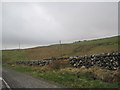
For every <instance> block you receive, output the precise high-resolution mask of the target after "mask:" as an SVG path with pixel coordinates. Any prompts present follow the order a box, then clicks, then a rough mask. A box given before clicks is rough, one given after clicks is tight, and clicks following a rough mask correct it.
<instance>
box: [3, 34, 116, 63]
mask: <svg viewBox="0 0 120 90" xmlns="http://www.w3.org/2000/svg"><path fill="white" fill-rule="evenodd" d="M112 51H118V36H116V37H111V38H104V39H98V40H90V41H83V42H78V43H71V44H62V46H61V45H51V46H43V47H36V48H31V49H24V50H4V51H3V52H2V55H3V62H5V61H15V60H22V59H23V60H35V59H44V58H51V57H61V56H62V57H67V56H76V55H78V56H80V55H89V54H97V53H103V52H112Z"/></svg>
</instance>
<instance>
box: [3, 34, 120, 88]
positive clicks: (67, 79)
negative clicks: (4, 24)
mask: <svg viewBox="0 0 120 90" xmlns="http://www.w3.org/2000/svg"><path fill="white" fill-rule="evenodd" d="M118 43H119V40H118V36H115V37H110V38H103V39H97V40H90V41H82V42H77V43H69V44H62V45H59V44H58V45H50V46H43V47H36V48H30V49H20V50H18V49H16V50H3V51H2V60H3V66H4V67H7V68H11V69H14V70H17V71H20V72H23V73H26V74H30V75H32V76H35V77H38V78H43V79H46V80H49V81H50V82H54V83H59V84H62V85H64V86H66V87H75V88H119V84H120V82H119V81H120V80H119V79H120V73H119V70H106V69H102V68H100V67H92V68H88V69H87V68H73V67H71V66H69V61H68V60H62V61H55V62H54V63H53V64H50V65H46V66H42V67H41V66H25V65H16V64H6V63H9V62H14V61H16V60H35V59H37V60H38V59H45V58H52V57H68V56H80V55H89V54H97V53H105V52H113V51H118Z"/></svg>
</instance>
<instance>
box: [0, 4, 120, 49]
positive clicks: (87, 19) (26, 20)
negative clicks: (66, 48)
mask: <svg viewBox="0 0 120 90" xmlns="http://www.w3.org/2000/svg"><path fill="white" fill-rule="evenodd" d="M117 11H118V6H117V3H105V2H104V3H95V2H94V3H73V2H71V3H69V2H66V3H65V2H63V3H55V2H49V3H3V32H2V35H3V48H4V47H8V48H15V47H16V46H17V45H18V43H19V42H21V43H22V44H23V48H25V47H31V46H37V45H48V44H53V43H58V41H59V40H62V42H64V43H67V42H73V41H75V40H84V39H93V38H100V37H107V36H113V35H117V34H118V30H117V27H118V16H117V15H118V12H117Z"/></svg>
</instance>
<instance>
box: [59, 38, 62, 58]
mask: <svg viewBox="0 0 120 90" xmlns="http://www.w3.org/2000/svg"><path fill="white" fill-rule="evenodd" d="M59 43H60V53H61V56H62V42H61V40H59Z"/></svg>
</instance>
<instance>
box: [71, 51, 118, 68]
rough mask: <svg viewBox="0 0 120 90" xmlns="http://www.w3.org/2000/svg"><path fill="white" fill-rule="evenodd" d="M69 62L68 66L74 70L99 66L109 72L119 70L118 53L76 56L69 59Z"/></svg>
mask: <svg viewBox="0 0 120 90" xmlns="http://www.w3.org/2000/svg"><path fill="white" fill-rule="evenodd" d="M69 60H70V64H71V65H72V66H73V67H76V68H77V67H86V68H89V67H92V66H100V67H103V68H106V69H109V70H117V69H118V68H119V61H120V52H112V53H102V54H93V55H89V56H76V57H70V59H69Z"/></svg>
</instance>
